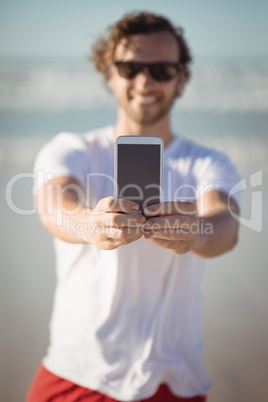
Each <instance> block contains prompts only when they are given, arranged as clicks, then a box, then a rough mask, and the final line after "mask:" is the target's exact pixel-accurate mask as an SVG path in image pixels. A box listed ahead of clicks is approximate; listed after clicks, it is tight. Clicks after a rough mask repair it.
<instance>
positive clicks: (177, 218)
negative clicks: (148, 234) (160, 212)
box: [144, 215, 196, 231]
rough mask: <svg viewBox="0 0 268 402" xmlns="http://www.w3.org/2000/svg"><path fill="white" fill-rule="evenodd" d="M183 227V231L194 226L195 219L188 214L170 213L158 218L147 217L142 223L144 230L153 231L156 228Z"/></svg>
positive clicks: (172, 228)
mask: <svg viewBox="0 0 268 402" xmlns="http://www.w3.org/2000/svg"><path fill="white" fill-rule="evenodd" d="M165 228H166V229H169V230H175V229H179V228H181V229H184V230H185V231H187V230H188V231H189V230H193V229H195V228H196V219H195V218H194V217H192V216H189V215H171V216H161V217H158V218H149V219H147V221H146V223H145V225H144V231H153V230H157V229H165Z"/></svg>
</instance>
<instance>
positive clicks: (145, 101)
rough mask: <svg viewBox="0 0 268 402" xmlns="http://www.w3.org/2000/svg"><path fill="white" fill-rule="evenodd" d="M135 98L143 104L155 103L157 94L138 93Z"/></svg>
mask: <svg viewBox="0 0 268 402" xmlns="http://www.w3.org/2000/svg"><path fill="white" fill-rule="evenodd" d="M135 99H136V100H137V101H138V102H139V103H141V104H144V105H146V104H149V103H154V102H155V101H156V97H155V96H142V95H136V96H135Z"/></svg>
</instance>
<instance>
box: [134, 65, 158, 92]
mask: <svg viewBox="0 0 268 402" xmlns="http://www.w3.org/2000/svg"><path fill="white" fill-rule="evenodd" d="M135 83H136V85H137V87H138V88H139V87H140V88H147V87H150V86H152V85H153V84H154V80H153V79H152V77H151V75H150V72H149V70H148V67H144V68H143V69H142V71H140V72H139V73H138V74H137V75H136V77H135Z"/></svg>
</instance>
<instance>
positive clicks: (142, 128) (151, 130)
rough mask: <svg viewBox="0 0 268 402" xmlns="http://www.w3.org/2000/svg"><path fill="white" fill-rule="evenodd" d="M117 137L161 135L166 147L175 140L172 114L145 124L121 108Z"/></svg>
mask: <svg viewBox="0 0 268 402" xmlns="http://www.w3.org/2000/svg"><path fill="white" fill-rule="evenodd" d="M114 135H115V138H117V137H119V136H120V135H149V136H157V137H161V138H162V140H163V141H164V144H165V147H166V146H167V145H168V144H169V143H170V142H171V141H172V140H173V138H174V135H173V134H172V131H171V127H170V116H169V114H168V115H166V116H164V117H163V119H161V120H160V121H158V122H156V123H154V124H150V125H143V124H140V123H137V122H135V121H133V120H131V119H129V117H128V116H126V115H125V113H124V111H122V110H121V109H119V112H118V118H117V123H116V125H115V127H114Z"/></svg>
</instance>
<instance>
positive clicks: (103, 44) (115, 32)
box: [89, 12, 192, 82]
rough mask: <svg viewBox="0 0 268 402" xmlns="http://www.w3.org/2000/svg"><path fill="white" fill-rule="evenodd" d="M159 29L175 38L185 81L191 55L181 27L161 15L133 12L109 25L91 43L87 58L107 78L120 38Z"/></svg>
mask: <svg viewBox="0 0 268 402" xmlns="http://www.w3.org/2000/svg"><path fill="white" fill-rule="evenodd" d="M159 31H167V32H170V33H172V35H174V37H175V38H176V40H177V43H178V47H179V50H180V56H181V57H180V62H181V63H182V65H183V67H184V71H185V82H186V81H188V80H189V78H190V76H191V72H190V67H189V65H190V63H191V61H192V56H191V52H190V49H189V47H188V44H187V43H186V40H185V38H184V35H183V29H182V28H181V27H174V26H173V25H172V24H171V22H170V21H169V20H168V19H166V18H165V17H163V16H161V15H156V14H152V13H149V12H133V13H129V14H125V15H124V17H123V18H122V19H121V20H119V21H117V22H116V23H115V24H114V25H112V26H110V27H109V28H108V30H107V33H106V35H102V36H100V37H99V38H98V40H97V41H96V42H95V43H93V45H92V48H91V54H90V56H89V60H90V61H93V62H95V66H96V69H97V70H98V71H100V72H101V73H102V74H103V76H104V79H105V80H107V79H108V69H109V65H110V63H111V61H112V60H113V57H114V52H115V49H116V46H117V45H118V43H119V42H120V41H121V39H122V38H126V37H127V36H130V35H135V34H149V33H155V32H159Z"/></svg>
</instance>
